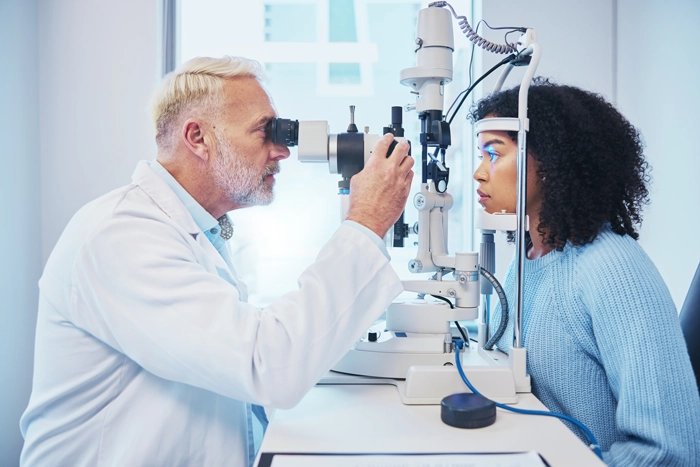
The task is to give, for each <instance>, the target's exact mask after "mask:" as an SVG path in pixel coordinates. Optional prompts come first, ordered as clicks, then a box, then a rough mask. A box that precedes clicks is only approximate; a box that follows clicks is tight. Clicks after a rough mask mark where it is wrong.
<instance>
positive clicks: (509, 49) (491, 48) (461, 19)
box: [428, 1, 518, 54]
mask: <svg viewBox="0 0 700 467" xmlns="http://www.w3.org/2000/svg"><path fill="white" fill-rule="evenodd" d="M428 6H429V7H432V6H434V7H441V8H443V7H447V8H449V9H450V11H451V12H452V16H454V18H455V19H456V20H457V21H458V22H457V24H459V28H460V29H461V30H462V33H463V34H464V35H465V36H466V37H467V39H469V40H470V41H471V42H472V43H473V44H474V45H476V46H478V47H481V48H482V49H484V50H486V51H488V52H493V53H495V54H507V53H517V51H518V49H517V48H516V46H515V45H513V44H494V43H493V42H491V41H487V40H486V39H484V38H483V37H481V36H480V35H479V34H477V33H476V31H474V30H473V29H472V27H471V26H470V25H469V21H468V20H467V17H466V16H457V13H456V12H455V10H454V8H452V5H450V4H449V3H447V2H444V1H442V2H432V3H430V4H429V5H428Z"/></svg>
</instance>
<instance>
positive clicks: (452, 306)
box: [430, 294, 455, 309]
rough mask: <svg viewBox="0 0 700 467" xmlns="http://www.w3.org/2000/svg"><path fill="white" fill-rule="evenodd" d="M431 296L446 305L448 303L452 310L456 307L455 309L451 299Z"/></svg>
mask: <svg viewBox="0 0 700 467" xmlns="http://www.w3.org/2000/svg"><path fill="white" fill-rule="evenodd" d="M430 296H431V297H435V298H437V299H440V300H442V301H443V302H445V303H447V304H448V305H450V308H452V309H454V307H455V306H454V304H453V303H452V302H451V301H450V299H449V298H445V297H441V296H439V295H433V294H430Z"/></svg>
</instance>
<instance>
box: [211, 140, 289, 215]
mask: <svg viewBox="0 0 700 467" xmlns="http://www.w3.org/2000/svg"><path fill="white" fill-rule="evenodd" d="M214 137H215V138H216V145H217V148H218V152H217V155H216V159H215V160H214V165H213V170H214V180H215V182H216V186H217V187H218V188H219V189H221V190H223V192H224V193H225V195H226V198H228V199H229V200H230V201H232V202H234V203H236V204H238V205H241V206H267V205H268V204H270V203H271V202H272V200H273V199H274V197H275V194H274V193H273V188H274V183H273V184H272V185H271V186H268V185H267V184H266V183H265V177H267V176H268V175H274V174H276V173H279V171H280V169H279V163H278V162H271V163H270V164H268V165H267V166H265V170H264V171H263V172H261V173H260V172H257V171H256V169H255V168H254V167H252V166H249V165H246V164H245V161H244V160H243V158H242V157H240V156H239V155H237V154H236V152H235V151H234V149H233V147H232V146H231V144H230V143H229V141H228V140H227V139H226V138H225V137H222V136H221V135H220V134H219V132H216V133H214Z"/></svg>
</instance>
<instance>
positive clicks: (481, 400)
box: [440, 392, 496, 428]
mask: <svg viewBox="0 0 700 467" xmlns="http://www.w3.org/2000/svg"><path fill="white" fill-rule="evenodd" d="M440 418H442V421H443V422H445V423H446V424H448V425H450V426H454V427H456V428H483V427H485V426H489V425H493V423H494V422H495V421H496V403H495V402H494V401H492V400H490V399H487V398H485V397H484V396H478V395H476V394H472V393H467V392H465V393H460V394H452V395H450V396H447V397H445V398H444V399H443V400H442V402H441V403H440Z"/></svg>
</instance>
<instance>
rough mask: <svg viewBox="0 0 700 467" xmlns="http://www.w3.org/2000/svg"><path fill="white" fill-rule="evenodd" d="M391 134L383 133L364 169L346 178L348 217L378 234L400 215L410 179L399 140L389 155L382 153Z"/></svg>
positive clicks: (405, 148) (410, 163)
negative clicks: (347, 184)
mask: <svg viewBox="0 0 700 467" xmlns="http://www.w3.org/2000/svg"><path fill="white" fill-rule="evenodd" d="M393 140H394V135H392V134H391V133H388V134H386V135H384V136H383V137H382V138H381V139H380V140H379V141H377V144H375V145H374V148H373V150H372V156H370V158H369V159H368V160H367V163H366V164H365V168H364V169H363V170H362V171H361V172H360V173H358V174H357V175H355V176H354V177H352V180H351V181H350V209H349V210H348V220H351V221H355V222H357V223H359V224H362V225H364V226H365V227H367V228H368V229H370V230H372V231H373V232H374V233H376V234H377V235H379V236H380V237H384V235H385V234H386V233H387V231H388V230H389V228H391V226H392V225H394V223H395V222H396V221H397V220H398V218H399V216H401V212H402V211H403V209H404V207H405V206H406V199H407V198H408V193H409V191H410V189H411V180H413V170H411V168H412V167H413V158H412V157H410V156H409V155H408V149H409V145H408V142H407V141H402V142H400V143H399V144H397V145H396V147H394V150H393V152H392V153H391V155H390V156H389V157H386V153H387V151H388V149H389V145H390V144H391V142H392V141H393Z"/></svg>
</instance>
